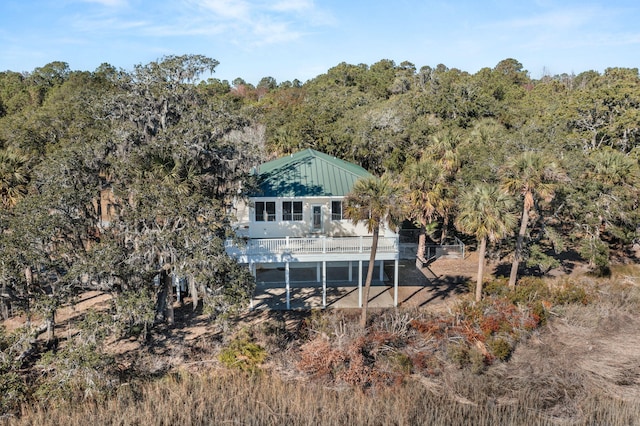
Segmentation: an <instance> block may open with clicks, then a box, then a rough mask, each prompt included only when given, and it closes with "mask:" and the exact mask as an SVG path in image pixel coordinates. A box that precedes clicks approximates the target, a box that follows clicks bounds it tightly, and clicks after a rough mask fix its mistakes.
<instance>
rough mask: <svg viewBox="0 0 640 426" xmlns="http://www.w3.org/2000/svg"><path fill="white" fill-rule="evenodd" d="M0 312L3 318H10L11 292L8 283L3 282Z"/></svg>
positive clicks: (0, 295) (0, 294)
mask: <svg viewBox="0 0 640 426" xmlns="http://www.w3.org/2000/svg"><path fill="white" fill-rule="evenodd" d="M0 310H1V311H2V312H0V314H1V315H2V319H3V320H7V319H9V292H8V289H7V283H6V282H3V283H2V292H1V293H0Z"/></svg>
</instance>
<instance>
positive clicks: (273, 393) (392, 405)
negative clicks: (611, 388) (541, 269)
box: [9, 373, 640, 426]
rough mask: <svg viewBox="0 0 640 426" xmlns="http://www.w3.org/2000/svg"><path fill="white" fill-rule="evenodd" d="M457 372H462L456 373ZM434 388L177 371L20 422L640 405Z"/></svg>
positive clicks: (413, 415) (327, 418)
mask: <svg viewBox="0 0 640 426" xmlns="http://www.w3.org/2000/svg"><path fill="white" fill-rule="evenodd" d="M458 379H459V378H458ZM467 379H469V380H463V381H460V380H457V381H456V384H455V385H454V386H453V387H452V388H450V389H448V390H446V391H442V390H440V391H437V392H434V391H433V389H429V388H428V387H425V386H424V385H423V384H422V383H421V382H420V381H419V380H410V381H408V382H407V383H405V384H404V385H402V386H399V387H396V388H393V389H388V390H386V391H381V392H377V393H375V394H365V393H362V392H359V391H353V390H351V389H345V388H342V389H335V388H334V389H331V388H326V387H322V386H319V385H315V384H313V383H301V382H286V381H283V380H280V379H279V378H277V377H273V376H269V375H245V374H239V373H226V374H221V375H219V374H211V373H206V374H191V373H178V374H172V375H171V376H170V377H167V378H165V379H162V380H157V381H154V382H149V383H145V384H141V385H139V386H122V387H121V388H120V389H119V390H118V391H117V392H116V393H115V394H114V396H113V397H112V398H110V399H109V400H107V401H105V402H102V403H92V404H83V405H69V406H66V407H64V406H59V407H58V408H57V409H55V410H47V409H46V408H42V407H41V408H37V409H35V410H34V411H32V412H30V413H25V414H26V415H24V416H23V417H22V419H20V420H17V419H16V420H14V421H9V423H10V424H16V425H45V424H58V425H69V426H75V425H78V426H80V425H87V424H94V425H122V426H128V425H172V424H185V425H215V424H242V425H416V424H428V425H463V424H465V425H466V424H473V425H497V424H505V425H506V424H508V425H552V424H572V425H590V424H607V425H622V424H628V425H632V424H637V423H636V422H637V421H638V419H640V407H639V406H638V405H636V404H632V403H630V402H624V401H620V400H613V399H611V398H608V397H606V396H604V395H599V394H597V393H596V394H592V395H589V396H586V397H585V398H584V399H582V400H580V401H577V402H576V404H575V406H572V407H571V411H572V413H571V414H572V419H573V420H572V421H571V422H569V423H567V422H566V418H564V417H562V413H556V415H550V414H548V413H546V412H545V411H544V410H542V409H541V407H540V397H539V396H538V395H537V393H538V392H537V391H539V389H527V390H522V391H520V392H518V393H517V394H516V395H514V396H515V397H517V400H514V399H504V400H502V401H501V400H498V399H495V398H490V397H487V395H488V390H489V389H487V386H493V384H489V385H487V384H486V383H483V381H482V380H480V379H479V377H478V376H469V377H467Z"/></svg>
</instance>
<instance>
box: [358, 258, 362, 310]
mask: <svg viewBox="0 0 640 426" xmlns="http://www.w3.org/2000/svg"><path fill="white" fill-rule="evenodd" d="M358 307H359V308H362V260H358Z"/></svg>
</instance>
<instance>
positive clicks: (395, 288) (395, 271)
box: [393, 258, 399, 307]
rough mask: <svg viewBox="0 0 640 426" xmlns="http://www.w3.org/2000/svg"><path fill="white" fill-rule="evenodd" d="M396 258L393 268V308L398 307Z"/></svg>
mask: <svg viewBox="0 0 640 426" xmlns="http://www.w3.org/2000/svg"><path fill="white" fill-rule="evenodd" d="M398 263H399V261H398V258H396V260H395V262H394V268H393V306H394V307H398Z"/></svg>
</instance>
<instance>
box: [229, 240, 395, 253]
mask: <svg viewBox="0 0 640 426" xmlns="http://www.w3.org/2000/svg"><path fill="white" fill-rule="evenodd" d="M372 241H373V237H337V238H331V237H316V238H294V237H286V238H255V239H251V240H248V241H247V242H246V244H244V243H240V244H237V243H234V241H232V240H227V241H226V243H225V249H226V250H227V253H229V254H230V255H261V254H281V253H292V254H293V253H295V254H318V253H345V254H348V253H370V252H371V243H372ZM377 252H378V253H397V252H398V239H397V238H388V237H380V238H379V239H378V250H377Z"/></svg>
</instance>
